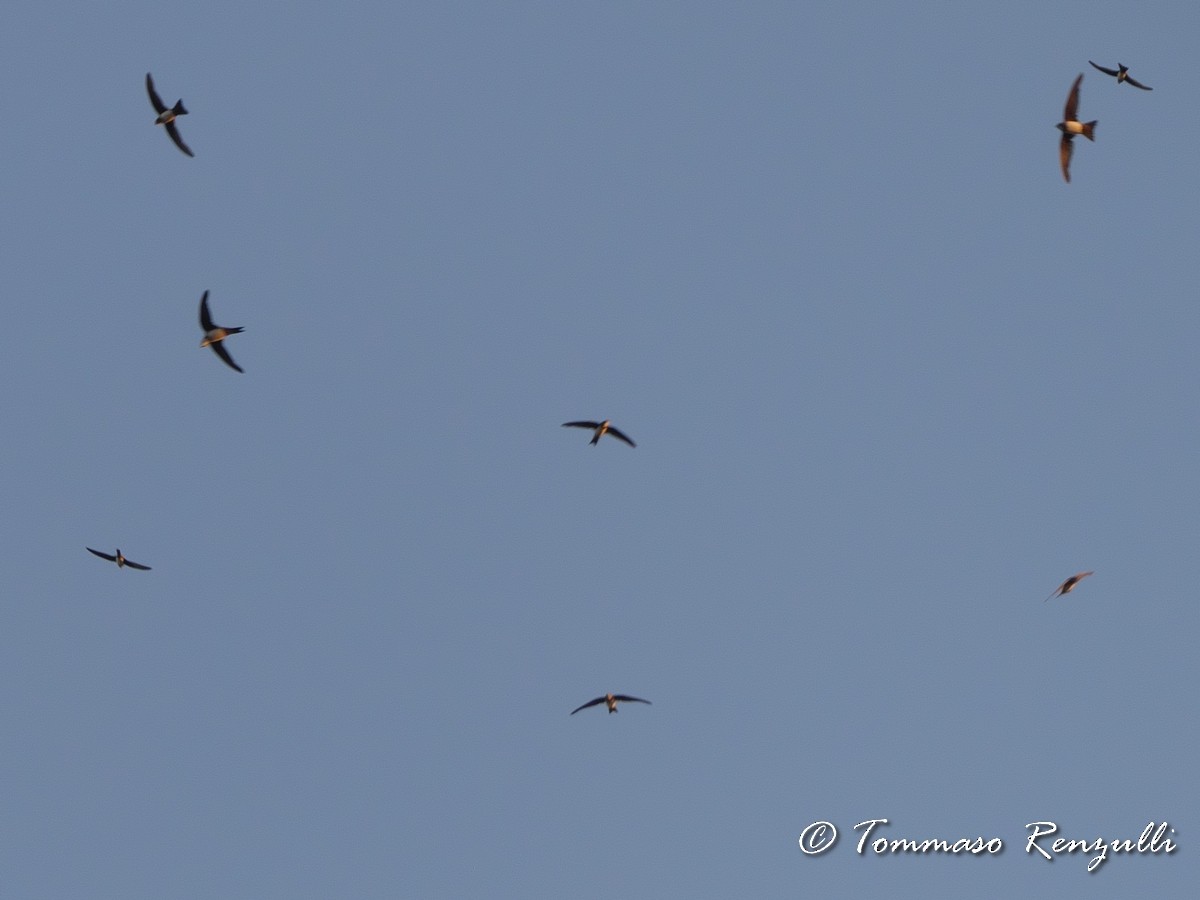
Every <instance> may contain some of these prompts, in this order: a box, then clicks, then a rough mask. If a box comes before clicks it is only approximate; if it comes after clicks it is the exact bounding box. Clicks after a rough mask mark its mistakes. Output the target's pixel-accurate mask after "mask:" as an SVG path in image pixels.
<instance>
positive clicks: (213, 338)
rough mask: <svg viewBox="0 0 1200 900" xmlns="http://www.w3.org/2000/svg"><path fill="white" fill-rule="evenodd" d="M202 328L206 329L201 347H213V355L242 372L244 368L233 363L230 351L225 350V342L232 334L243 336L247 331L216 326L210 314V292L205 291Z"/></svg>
mask: <svg viewBox="0 0 1200 900" xmlns="http://www.w3.org/2000/svg"><path fill="white" fill-rule="evenodd" d="M200 327H201V328H203V329H204V340H202V341H201V342H200V346H201V347H212V348H213V353H215V354H217V356H219V357H221V359H222V360H224V361H225V365H227V366H229V368H231V369H233V370H234V371H235V372H241V371H242V367H241V366H239V365H238V364H237V363H235V362H234V361H233V357H232V356H230V355H229V351H228V350H226V349H225V344H224V343H223V342H224V340H225V338H227V337H229V336H230V335H231V334H241V333H242V332H243V331H245V330H246V329H244V328H222V327H220V326H219V325H214V324H213V320H212V316H211V315H209V313H208V291H205V292H204V296H202V297H201V298H200Z"/></svg>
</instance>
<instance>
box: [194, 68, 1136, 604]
mask: <svg viewBox="0 0 1200 900" xmlns="http://www.w3.org/2000/svg"><path fill="white" fill-rule="evenodd" d="M1088 63H1089V64H1090V65H1091V67H1092V68H1093V69H1098V70H1099V71H1101V72H1103V73H1104V74H1105V75H1111V76H1112V77H1113V78H1115V79H1117V84H1121V83H1122V82H1124V83H1125V84H1130V85H1133V86H1134V87H1135V88H1141V89H1142V90H1143V91H1152V90H1154V88H1152V87H1147V86H1146V85H1144V84H1142V83H1141V82H1140V81H1136V80H1135V79H1133V78H1132V77H1130V75H1129V66H1123V65H1121V63H1117V67H1116V68H1115V69H1107V68H1105V67H1104V66H1098V65H1096V64H1095V63H1094V62H1092V61H1091V60H1090V59H1089V60H1088ZM1082 81H1083V73H1082V72H1080V73H1079V77H1078V78H1076V79H1075V83H1074V84H1072V85H1071V92H1070V93H1069V94H1067V105H1066V107H1065V108H1064V109H1063V120H1062V121H1061V122H1059V123H1058V125H1057V128H1058V130H1059V131H1061V132H1062V140H1060V141H1059V142H1058V162H1059V164H1060V165H1061V166H1062V173H1063V178H1065V179H1066V180H1067V182H1068V183H1070V181H1071V152H1072V151H1073V150H1074V149H1075V146H1074V140H1075V135H1077V134H1082V135H1083V136H1084V137H1085V138H1087V139H1088V140H1089V141H1094V140H1096V123H1097V122H1098V121H1099V120H1098V119H1093V120H1092V121H1090V122H1080V121H1079V115H1078V110H1079V85H1080V83H1081V82H1082ZM175 143H177V144H178V143H179V140H178V139H176V141H175ZM180 146H181V147H182V146H183V145H182V144H180ZM1067 590H1070V588H1067V589H1066V590H1064V591H1063V593H1064V594H1065V593H1066V592H1067Z"/></svg>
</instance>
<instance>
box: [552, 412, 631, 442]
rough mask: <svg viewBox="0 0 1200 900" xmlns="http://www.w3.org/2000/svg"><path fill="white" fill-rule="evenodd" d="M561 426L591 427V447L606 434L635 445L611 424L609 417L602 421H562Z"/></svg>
mask: <svg viewBox="0 0 1200 900" xmlns="http://www.w3.org/2000/svg"><path fill="white" fill-rule="evenodd" d="M563 428H590V429H592V431H593V432H595V433H594V434H593V435H592V440H591V444H592V446H593V447H594V446H595V445H596V442H597V441H599V440H600V438H602V437H604V435H606V434H611V435H612V436H613V437H615V438H617V439H618V440H621V441H624V442H625V443H627V444H628V445H629V446H630V447H636V446H637V444H635V443H634V442H633V441H631V440H630V439H629V436H628V435H626V434H625V433H624V432H623V431H621V430H620V429H619V428H617V427H616V426H615V425H613V423H612V421H611V420H609V419H605V420H604V421H603V422H563Z"/></svg>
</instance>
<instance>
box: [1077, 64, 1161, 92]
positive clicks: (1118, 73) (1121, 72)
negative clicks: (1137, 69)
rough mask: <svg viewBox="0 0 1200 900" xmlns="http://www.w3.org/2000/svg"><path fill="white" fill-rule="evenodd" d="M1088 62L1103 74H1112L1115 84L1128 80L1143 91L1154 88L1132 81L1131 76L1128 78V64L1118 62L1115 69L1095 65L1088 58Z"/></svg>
mask: <svg viewBox="0 0 1200 900" xmlns="http://www.w3.org/2000/svg"><path fill="white" fill-rule="evenodd" d="M1088 62H1089V63H1091V66H1092V68H1093V69H1099V70H1100V71H1101V72H1103V73H1104V74H1105V75H1112V76H1113V77H1114V78H1116V79H1117V84H1120V83H1121V82H1122V81H1128V82H1129V83H1130V84H1132V85H1133V86H1134V87H1135V88H1141V89H1142V90H1143V91H1152V90H1154V88H1152V87H1147V86H1146V85H1144V84H1142V83H1141V82H1140V81H1134V80H1133V79H1132V78H1130V77H1129V66H1123V65H1121V64H1120V63H1117V67H1116V68H1115V69H1106V68H1104V66H1098V65H1096V64H1095V63H1094V62H1092V61H1091V60H1090V59H1089V60H1088Z"/></svg>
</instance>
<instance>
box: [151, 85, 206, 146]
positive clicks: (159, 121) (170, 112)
mask: <svg viewBox="0 0 1200 900" xmlns="http://www.w3.org/2000/svg"><path fill="white" fill-rule="evenodd" d="M146 93H147V94H149V95H150V105H151V106H153V107H154V111H155V112H156V113H158V118H156V119H155V120H154V124H155V125H162V126H163V127H164V128H166V130H167V134H169V135H170V136H171V140H172V141H174V143H175V146H176V147H178V148H179V149H180V150H182V151H183V152H184V153H186V154H187V155H188V156H195V155H196V154H195V153H193V152H192V151H191V148H190V147H188V145H187V144H185V143H184V142H183V138H181V137H180V136H179V129H178V128H177V127H176V125H175V120H176V119H178V118H179V117H180V116H186V115H187V110H186V109H184V107H183V101H182V100H178V101H176V103H175V105H174V106H172V107H168V106H167V104H165V103H163V102H162V98H161V97H159V96H158V91H156V90H155V89H154V79H153V78H151V77H150V73H149V72H147V73H146Z"/></svg>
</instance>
